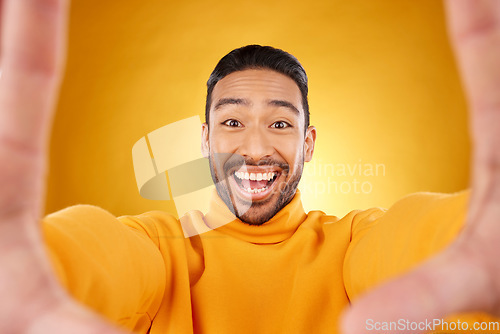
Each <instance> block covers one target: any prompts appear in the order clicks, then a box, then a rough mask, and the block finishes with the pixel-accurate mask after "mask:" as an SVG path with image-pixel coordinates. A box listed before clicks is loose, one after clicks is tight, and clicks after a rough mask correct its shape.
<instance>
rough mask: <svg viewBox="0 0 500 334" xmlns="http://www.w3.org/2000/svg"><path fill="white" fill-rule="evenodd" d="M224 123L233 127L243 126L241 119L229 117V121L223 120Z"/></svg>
mask: <svg viewBox="0 0 500 334" xmlns="http://www.w3.org/2000/svg"><path fill="white" fill-rule="evenodd" d="M222 124H224V125H226V126H229V127H231V128H241V127H242V126H243V125H242V124H241V123H240V122H239V121H237V120H235V119H228V120H227V121H224V122H222Z"/></svg>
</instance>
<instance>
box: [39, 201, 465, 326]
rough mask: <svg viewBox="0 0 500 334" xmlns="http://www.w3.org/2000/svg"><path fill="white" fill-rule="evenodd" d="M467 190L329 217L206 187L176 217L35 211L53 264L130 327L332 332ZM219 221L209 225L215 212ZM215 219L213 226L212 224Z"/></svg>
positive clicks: (449, 231)
mask: <svg viewBox="0 0 500 334" xmlns="http://www.w3.org/2000/svg"><path fill="white" fill-rule="evenodd" d="M466 206H467V193H465V192H462V193H458V194H455V195H442V194H427V193H421V194H414V195H410V196H408V197H405V198H404V199H402V200H400V201H399V202H397V203H396V204H395V205H394V206H393V207H392V208H391V209H389V210H383V209H378V208H375V209H370V210H366V211H352V212H351V213H349V214H347V215H346V216H345V217H343V218H341V219H339V218H337V217H335V216H329V215H326V214H325V213H323V212H320V211H312V212H309V213H307V214H306V213H305V212H304V210H303V208H302V204H301V200H300V193H299V192H297V194H296V195H295V197H294V198H293V200H292V201H291V202H290V203H289V204H288V205H287V206H286V207H285V208H283V209H282V210H281V211H280V212H279V213H278V214H276V216H274V217H273V218H272V219H271V220H270V221H268V222H266V223H265V224H263V225H262V226H250V225H247V224H244V223H242V222H241V221H239V220H238V219H236V218H235V217H234V216H233V215H232V214H231V212H230V211H229V210H228V209H227V207H226V206H225V204H224V203H223V202H222V201H221V200H220V198H219V197H218V196H217V194H216V193H214V196H213V198H212V200H211V204H210V209H209V211H208V213H207V214H206V215H203V214H202V213H201V212H191V213H190V214H189V215H187V216H185V217H184V218H183V219H182V220H183V225H184V228H185V229H186V228H187V229H189V228H190V227H189V226H191V228H200V226H201V227H203V228H204V229H205V230H208V231H207V232H205V233H202V234H200V235H195V236H193V237H190V238H185V237H184V234H183V229H182V227H181V224H180V222H179V220H178V219H176V218H174V217H173V216H171V215H169V214H167V213H164V212H159V211H153V212H148V213H145V214H142V215H139V216H124V217H119V218H116V217H114V216H113V215H111V214H110V213H108V212H106V211H104V210H102V209H100V208H97V207H94V206H83V205H79V206H74V207H70V208H67V209H65V210H62V211H59V212H56V213H54V214H52V215H49V216H47V217H46V218H45V219H44V224H43V227H44V234H45V238H46V243H47V245H48V251H49V253H50V256H51V259H52V262H53V264H54V267H55V270H56V272H57V274H58V276H59V278H60V280H61V282H62V284H63V285H64V286H66V287H67V289H68V290H69V291H70V293H71V294H72V295H73V296H74V297H75V298H76V299H78V300H80V301H81V302H82V303H84V304H86V305H88V306H89V307H91V308H93V309H94V310H96V311H97V312H99V313H100V314H102V315H103V316H105V317H107V318H108V319H110V320H111V321H112V322H114V323H116V324H119V325H120V326H123V327H125V328H129V329H132V330H135V331H137V332H139V333H146V332H147V331H148V329H150V333H152V334H157V333H162V334H163V333H175V334H179V333H181V334H184V333H186V334H188V333H217V334H220V333H260V334H263V333H335V332H337V323H338V319H339V314H340V312H341V311H342V309H343V308H344V307H345V306H346V305H348V304H349V301H350V300H353V299H355V298H356V297H357V296H358V295H360V294H361V293H362V292H364V291H366V290H367V289H369V288H371V287H373V286H374V285H376V284H378V283H379V282H381V281H384V280H386V279H388V278H391V277H394V276H395V275H397V274H399V273H401V272H403V271H405V270H408V269H409V268H411V267H412V266H414V265H415V264H416V263H418V262H421V261H422V260H423V259H425V258H427V257H429V256H431V255H432V254H434V253H436V252H437V251H438V250H440V249H442V248H443V247H444V246H445V245H447V244H448V243H449V242H450V241H451V240H453V238H454V237H455V236H456V234H457V233H458V232H459V230H460V228H461V227H462V225H463V222H464V218H465V211H466ZM227 221H231V222H230V223H228V224H225V225H223V226H220V225H221V223H220V222H227ZM219 226H220V227H219Z"/></svg>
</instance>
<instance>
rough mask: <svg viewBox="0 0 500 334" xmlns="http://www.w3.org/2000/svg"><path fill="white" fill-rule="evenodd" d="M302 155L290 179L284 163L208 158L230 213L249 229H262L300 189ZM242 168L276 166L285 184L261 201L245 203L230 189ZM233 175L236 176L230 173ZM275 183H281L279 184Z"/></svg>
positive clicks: (237, 157)
mask: <svg viewBox="0 0 500 334" xmlns="http://www.w3.org/2000/svg"><path fill="white" fill-rule="evenodd" d="M303 157H304V156H303V154H302V156H301V157H300V159H299V161H300V163H299V164H298V165H297V166H296V168H295V172H294V174H293V175H289V173H290V166H289V165H288V164H287V163H286V162H284V161H279V160H276V159H272V158H266V159H262V160H259V161H254V160H253V159H249V158H244V157H243V156H240V155H238V154H231V153H216V154H214V155H212V154H209V158H208V159H209V164H210V173H211V174H212V180H213V181H214V184H215V188H216V190H217V193H218V195H219V197H220V198H221V199H222V201H223V202H224V203H225V204H226V206H227V207H228V209H229V210H230V211H231V212H232V213H233V214H234V215H235V216H236V217H237V218H238V219H240V220H241V221H242V222H244V223H246V224H248V225H262V224H264V223H265V222H267V221H269V220H270V219H271V218H272V217H274V216H275V215H276V214H277V213H278V212H279V211H280V210H281V209H283V208H284V207H285V206H286V205H287V204H288V203H290V201H291V200H292V198H293V197H294V196H295V192H296V190H297V186H298V184H299V181H300V178H301V177H302V170H303V167H304V158H303ZM241 166H277V167H279V168H280V169H281V170H282V174H283V175H284V176H285V181H284V182H282V183H281V184H278V185H277V186H278V187H276V189H274V191H273V193H272V194H270V195H269V196H268V197H267V198H266V199H264V200H261V201H255V202H253V201H249V200H243V199H242V198H241V197H239V196H238V195H236V194H234V193H233V191H232V190H231V187H230V186H229V180H228V179H229V178H230V177H234V176H233V173H234V170H235V169H238V168H240V167H241ZM231 171H233V172H231ZM275 182H278V181H277V180H276V181H275Z"/></svg>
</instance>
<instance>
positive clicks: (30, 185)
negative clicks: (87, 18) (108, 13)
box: [0, 0, 68, 221]
mask: <svg viewBox="0 0 500 334" xmlns="http://www.w3.org/2000/svg"><path fill="white" fill-rule="evenodd" d="M3 5H4V8H3V11H4V12H3V30H2V37H3V38H2V64H1V67H2V70H3V72H2V78H1V79H0V161H2V164H1V166H0V184H1V185H2V187H1V189H0V216H2V217H5V216H6V215H10V212H21V211H22V210H24V209H23V208H25V207H26V206H29V207H30V208H32V209H35V210H36V208H38V207H40V205H41V200H40V198H41V195H42V191H43V190H42V188H43V176H44V163H45V160H44V159H45V157H44V156H45V148H46V145H47V137H48V131H49V124H50V121H51V118H52V113H53V110H54V106H55V103H56V95H57V90H58V85H59V81H60V77H61V71H62V66H63V60H64V49H65V45H64V44H65V39H66V38H65V32H66V21H67V16H68V15H67V11H68V1H66V0H5V1H4V3H3ZM2 221H5V220H4V219H2Z"/></svg>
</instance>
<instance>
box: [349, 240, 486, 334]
mask: <svg viewBox="0 0 500 334" xmlns="http://www.w3.org/2000/svg"><path fill="white" fill-rule="evenodd" d="M473 254H474V253H473V252H471V251H468V250H467V249H466V248H465V247H461V246H457V245H455V246H454V247H450V248H448V249H447V250H445V251H444V252H443V253H441V254H439V255H438V256H436V257H434V258H432V259H431V260H429V261H428V262H426V263H425V264H423V265H421V266H419V267H418V268H416V269H415V270H413V271H412V272H410V273H409V274H407V275H404V276H402V277H400V278H397V279H395V280H393V281H391V282H389V283H386V284H384V285H382V286H380V287H379V288H377V289H375V290H373V291H372V292H370V293H368V294H366V295H365V296H364V297H361V298H360V299H359V300H356V301H354V302H353V305H352V307H351V308H350V309H348V310H347V311H346V312H345V313H344V315H343V317H342V332H343V333H345V334H361V333H366V332H367V330H369V331H371V332H373V333H376V332H377V330H380V331H382V330H383V332H384V333H405V332H406V333H410V332H411V333H422V332H429V331H433V330H434V328H433V327H430V326H431V325H430V324H432V323H433V321H434V319H436V322H437V320H439V319H442V318H444V317H445V316H446V315H450V314H454V313H460V312H467V311H472V310H481V309H485V308H486V306H487V304H488V300H487V299H488V297H487V296H488V286H489V282H488V277H489V276H488V275H487V274H486V273H485V271H484V267H483V266H481V265H480V264H479V263H480V262H479V261H477V257H476V256H474V255H473ZM490 295H491V291H490ZM391 323H392V324H393V325H394V324H396V325H395V326H392V327H391V328H390V329H391V330H386V329H385V328H382V326H383V325H384V324H391ZM435 330H440V328H435Z"/></svg>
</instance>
